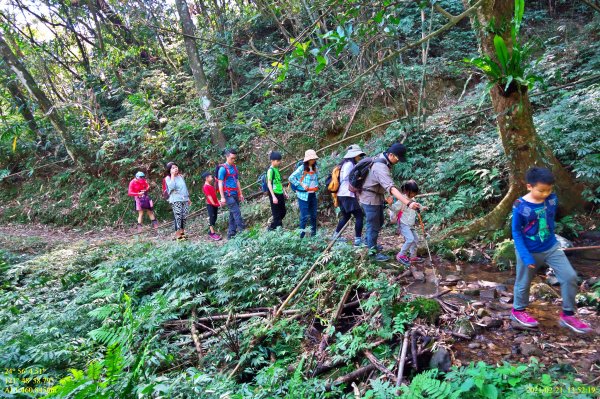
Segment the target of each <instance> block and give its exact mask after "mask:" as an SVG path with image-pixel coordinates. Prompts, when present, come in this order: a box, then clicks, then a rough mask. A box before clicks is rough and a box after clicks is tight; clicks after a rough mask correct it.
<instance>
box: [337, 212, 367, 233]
mask: <svg viewBox="0 0 600 399" xmlns="http://www.w3.org/2000/svg"><path fill="white" fill-rule="evenodd" d="M340 213H341V214H342V218H341V219H340V221H339V222H338V225H337V227H336V229H335V232H336V233H339V231H340V230H341V229H342V227H344V225H345V224H346V223H347V222H348V220H350V217H351V216H354V218H355V219H356V223H355V224H354V236H355V237H362V231H363V223H364V220H365V214H364V213H363V211H362V209H361V208H358V209H355V210H353V211H352V212H344V210H343V209H342V208H340Z"/></svg>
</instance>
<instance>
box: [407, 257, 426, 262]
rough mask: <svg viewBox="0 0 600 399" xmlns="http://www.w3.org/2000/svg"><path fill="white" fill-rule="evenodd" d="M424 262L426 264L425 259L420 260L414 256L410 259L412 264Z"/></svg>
mask: <svg viewBox="0 0 600 399" xmlns="http://www.w3.org/2000/svg"><path fill="white" fill-rule="evenodd" d="M423 262H425V259H423V258H419V257H418V256H413V257H412V258H410V263H423Z"/></svg>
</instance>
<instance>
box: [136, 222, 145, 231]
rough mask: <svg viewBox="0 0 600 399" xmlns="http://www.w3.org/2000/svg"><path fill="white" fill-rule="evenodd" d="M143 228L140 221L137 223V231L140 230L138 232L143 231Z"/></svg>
mask: <svg viewBox="0 0 600 399" xmlns="http://www.w3.org/2000/svg"><path fill="white" fill-rule="evenodd" d="M143 229H144V228H143V227H142V225H141V224H140V223H138V224H137V232H138V233H141V232H142V230H143Z"/></svg>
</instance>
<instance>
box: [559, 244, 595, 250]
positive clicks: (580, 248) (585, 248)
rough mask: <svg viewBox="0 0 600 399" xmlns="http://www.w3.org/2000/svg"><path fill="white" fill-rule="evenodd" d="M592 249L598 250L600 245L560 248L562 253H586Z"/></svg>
mask: <svg viewBox="0 0 600 399" xmlns="http://www.w3.org/2000/svg"><path fill="white" fill-rule="evenodd" d="M592 249H600V245H594V246H591V247H571V248H562V250H563V251H565V252H566V251H586V250H592Z"/></svg>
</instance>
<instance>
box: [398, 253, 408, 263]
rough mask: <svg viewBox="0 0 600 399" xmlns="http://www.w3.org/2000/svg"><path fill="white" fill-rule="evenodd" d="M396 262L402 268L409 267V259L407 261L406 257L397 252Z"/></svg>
mask: <svg viewBox="0 0 600 399" xmlns="http://www.w3.org/2000/svg"><path fill="white" fill-rule="evenodd" d="M396 260H397V261H398V262H400V263H402V264H403V265H404V266H410V259H408V256H406V255H400V252H398V255H396Z"/></svg>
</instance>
